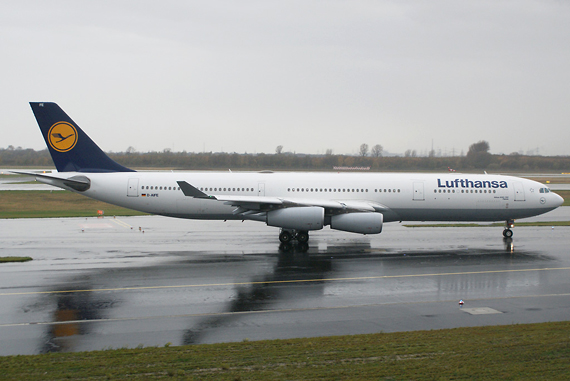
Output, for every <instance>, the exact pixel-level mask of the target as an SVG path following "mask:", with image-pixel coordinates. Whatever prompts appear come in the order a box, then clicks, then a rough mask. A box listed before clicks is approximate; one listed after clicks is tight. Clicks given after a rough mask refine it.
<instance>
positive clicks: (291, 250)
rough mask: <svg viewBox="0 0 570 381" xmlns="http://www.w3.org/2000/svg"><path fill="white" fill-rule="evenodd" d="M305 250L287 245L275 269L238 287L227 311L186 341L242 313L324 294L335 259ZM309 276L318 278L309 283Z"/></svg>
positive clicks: (188, 334)
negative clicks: (308, 253)
mask: <svg viewBox="0 0 570 381" xmlns="http://www.w3.org/2000/svg"><path fill="white" fill-rule="evenodd" d="M300 245H301V246H304V245H302V244H300ZM304 251H305V249H304V247H303V248H302V249H301V250H300V251H297V250H296V248H295V247H287V252H286V253H283V252H282V253H281V254H280V255H279V259H278V261H277V263H276V264H275V267H274V270H273V272H271V273H269V274H266V275H264V276H260V277H255V278H253V279H252V280H251V284H250V285H248V286H239V287H236V296H235V298H234V299H233V300H232V301H231V302H229V305H228V307H227V310H226V311H224V312H225V313H223V314H216V315H215V316H212V317H209V318H205V319H204V320H202V321H201V322H200V323H198V324H197V325H194V326H192V328H190V329H188V330H187V331H186V332H185V333H184V337H183V339H182V344H197V343H200V341H201V338H202V336H204V335H207V333H208V331H210V330H215V329H217V328H220V327H223V326H224V325H225V324H227V323H228V322H230V321H232V320H236V319H239V313H240V312H248V311H263V310H268V309H270V308H271V306H273V305H277V304H279V303H280V302H282V301H284V300H285V299H303V298H307V297H308V296H312V295H315V294H316V295H317V296H319V295H322V294H323V290H324V284H325V282H326V281H325V280H324V279H325V278H326V275H327V274H328V273H329V272H331V271H332V261H331V259H330V257H329V256H326V257H324V256H309V255H306V254H305V253H304ZM308 279H310V280H314V281H311V282H310V284H308V283H307V282H306V280H308ZM303 281H305V282H303Z"/></svg>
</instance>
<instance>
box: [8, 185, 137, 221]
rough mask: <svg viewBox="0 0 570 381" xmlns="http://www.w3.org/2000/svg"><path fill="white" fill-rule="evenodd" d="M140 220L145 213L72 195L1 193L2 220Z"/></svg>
mask: <svg viewBox="0 0 570 381" xmlns="http://www.w3.org/2000/svg"><path fill="white" fill-rule="evenodd" d="M98 210H103V211H104V212H105V215H107V216H140V215H144V214H145V213H142V212H137V211H135V210H131V209H126V208H122V207H119V206H115V205H111V204H107V203H105V202H102V201H97V200H93V199H90V198H88V197H85V196H82V195H79V194H76V193H73V192H70V191H63V190H62V191H59V190H58V191H37V190H34V191H1V192H0V218H42V217H50V218H54V217H94V216H97V211H98Z"/></svg>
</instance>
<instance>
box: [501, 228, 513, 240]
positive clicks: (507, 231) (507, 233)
mask: <svg viewBox="0 0 570 381" xmlns="http://www.w3.org/2000/svg"><path fill="white" fill-rule="evenodd" d="M512 236H513V231H512V230H511V229H505V230H503V237H505V238H511V237H512Z"/></svg>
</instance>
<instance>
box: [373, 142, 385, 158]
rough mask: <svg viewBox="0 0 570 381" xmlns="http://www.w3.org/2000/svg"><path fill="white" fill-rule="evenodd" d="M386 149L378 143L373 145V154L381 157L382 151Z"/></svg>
mask: <svg viewBox="0 0 570 381" xmlns="http://www.w3.org/2000/svg"><path fill="white" fill-rule="evenodd" d="M383 151H384V148H382V146H381V145H380V144H376V145H375V146H374V147H372V152H371V154H372V156H374V157H380V156H382V152H383Z"/></svg>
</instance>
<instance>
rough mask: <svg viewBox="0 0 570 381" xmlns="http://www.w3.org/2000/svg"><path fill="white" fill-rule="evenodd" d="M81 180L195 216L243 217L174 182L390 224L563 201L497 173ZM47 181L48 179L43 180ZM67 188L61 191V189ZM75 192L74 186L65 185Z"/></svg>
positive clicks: (118, 199) (106, 197)
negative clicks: (366, 206)
mask: <svg viewBox="0 0 570 381" xmlns="http://www.w3.org/2000/svg"><path fill="white" fill-rule="evenodd" d="M74 175H79V176H86V177H87V178H89V180H90V182H91V185H90V188H89V189H88V190H87V191H84V192H77V193H80V194H83V195H85V196H88V197H91V198H94V199H97V200H101V201H105V202H108V203H111V204H115V205H119V206H123V207H126V208H130V209H135V210H139V211H142V212H147V213H152V214H160V215H165V216H172V217H180V218H192V219H222V220H226V219H239V220H242V219H245V218H244V217H243V216H242V215H240V214H235V210H236V207H235V206H232V205H229V204H228V203H226V202H222V201H219V200H214V199H205V198H194V197H187V196H185V195H184V193H183V192H182V191H181V190H180V188H179V186H178V183H177V182H178V181H185V182H187V183H189V184H191V185H193V186H194V187H195V188H197V189H199V190H200V191H202V192H204V193H206V194H208V195H213V196H240V197H246V196H252V197H269V198H280V199H286V200H293V202H297V203H302V204H306V205H310V204H315V205H319V203H320V202H322V201H323V200H334V201H338V202H341V203H343V202H346V203H348V204H349V203H350V202H352V201H365V202H370V203H373V204H374V205H380V206H382V214H383V215H384V222H390V221H501V220H512V219H517V218H524V217H530V216H535V215H538V214H542V213H545V212H548V211H550V210H552V209H555V208H556V207H558V206H560V205H561V204H562V202H563V199H562V198H561V197H560V196H558V195H556V194H555V193H552V192H550V191H549V190H548V189H547V188H546V187H545V186H544V185H542V184H540V183H538V182H535V181H532V180H527V179H522V178H517V177H512V176H502V175H474V174H459V173H457V174H456V173H451V174H423V173H398V174H391V173H326V172H325V173H323V172H319V173H315V172H300V173H299V172H296V173H287V172H276V173H250V172H199V171H197V172H116V173H71V172H66V173H59V174H57V173H56V174H52V176H54V177H56V176H57V177H59V176H61V178H69V177H72V176H74ZM39 180H40V181H44V182H47V183H50V182H49V181H45V180H42V179H39ZM64 188H65V187H64ZM67 189H70V190H73V189H71V188H67Z"/></svg>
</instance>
